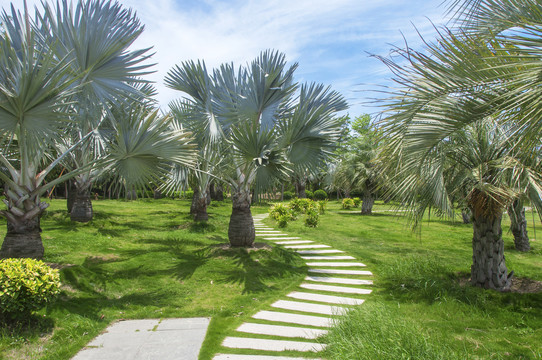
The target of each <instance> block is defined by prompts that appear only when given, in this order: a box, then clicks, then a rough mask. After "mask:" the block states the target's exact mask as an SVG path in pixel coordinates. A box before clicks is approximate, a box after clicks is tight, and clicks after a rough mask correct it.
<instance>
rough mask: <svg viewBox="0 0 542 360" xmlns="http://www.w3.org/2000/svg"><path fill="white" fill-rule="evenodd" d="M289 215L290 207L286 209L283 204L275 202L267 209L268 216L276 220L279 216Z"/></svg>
mask: <svg viewBox="0 0 542 360" xmlns="http://www.w3.org/2000/svg"><path fill="white" fill-rule="evenodd" d="M285 215H287V216H290V209H288V208H287V207H286V206H285V205H283V204H275V205H273V207H272V208H271V209H270V210H269V216H271V218H272V219H274V220H276V221H278V220H279V218H280V217H281V216H285Z"/></svg>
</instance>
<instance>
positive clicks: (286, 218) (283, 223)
mask: <svg viewBox="0 0 542 360" xmlns="http://www.w3.org/2000/svg"><path fill="white" fill-rule="evenodd" d="M290 220H292V217H291V216H290V214H286V215H281V216H279V218H278V219H277V225H278V227H279V228H281V229H283V228H285V227H287V226H288V223H289V222H290Z"/></svg>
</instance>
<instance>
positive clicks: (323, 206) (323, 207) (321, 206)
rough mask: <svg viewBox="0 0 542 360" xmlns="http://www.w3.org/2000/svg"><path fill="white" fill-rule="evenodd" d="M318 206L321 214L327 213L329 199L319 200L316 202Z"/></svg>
mask: <svg viewBox="0 0 542 360" xmlns="http://www.w3.org/2000/svg"><path fill="white" fill-rule="evenodd" d="M316 208H317V209H318V212H319V213H320V214H322V215H323V214H325V213H326V208H327V200H322V201H317V202H316Z"/></svg>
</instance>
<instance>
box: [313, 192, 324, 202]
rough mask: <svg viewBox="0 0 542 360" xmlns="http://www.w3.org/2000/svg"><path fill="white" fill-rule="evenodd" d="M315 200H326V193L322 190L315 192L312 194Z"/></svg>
mask: <svg viewBox="0 0 542 360" xmlns="http://www.w3.org/2000/svg"><path fill="white" fill-rule="evenodd" d="M313 197H314V199H315V200H325V199H327V193H326V192H325V191H324V190H316V191H315V192H314V194H313Z"/></svg>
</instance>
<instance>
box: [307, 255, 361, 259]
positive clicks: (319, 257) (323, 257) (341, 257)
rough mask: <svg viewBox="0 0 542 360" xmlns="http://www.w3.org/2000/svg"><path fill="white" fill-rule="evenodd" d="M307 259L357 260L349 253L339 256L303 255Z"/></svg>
mask: <svg viewBox="0 0 542 360" xmlns="http://www.w3.org/2000/svg"><path fill="white" fill-rule="evenodd" d="M301 258H302V259H305V260H355V259H356V258H355V257H353V256H348V255H338V256H302V257H301Z"/></svg>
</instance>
